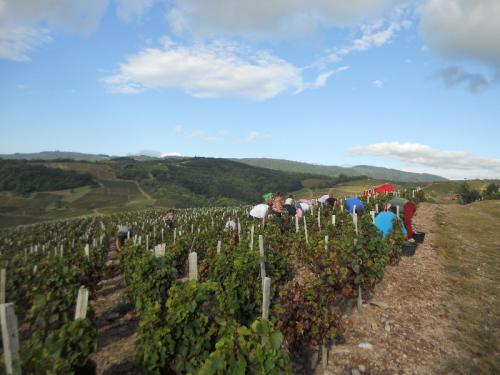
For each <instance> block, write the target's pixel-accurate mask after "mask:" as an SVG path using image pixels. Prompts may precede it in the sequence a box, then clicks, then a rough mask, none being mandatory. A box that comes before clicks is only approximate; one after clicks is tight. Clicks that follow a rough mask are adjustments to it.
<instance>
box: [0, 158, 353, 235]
mask: <svg viewBox="0 0 500 375" xmlns="http://www.w3.org/2000/svg"><path fill="white" fill-rule="evenodd" d="M1 163H5V165H14V166H15V167H16V168H14V169H13V170H12V171H11V172H12V173H10V172H9V173H8V174H7V173H2V175H3V176H5V177H6V180H8V181H10V180H13V181H17V183H16V184H15V186H14V187H11V186H10V185H4V188H3V189H1V188H0V190H3V191H0V227H2V226H9V225H13V224H14V223H15V224H23V223H30V222H37V221H40V220H47V219H55V218H63V217H74V216H79V215H87V214H101V213H114V212H121V211H123V210H136V209H141V208H146V207H178V208H182V207H204V206H205V207H206V206H232V205H240V204H253V203H257V202H260V201H262V194H263V193H267V192H277V191H283V192H284V193H287V192H295V191H298V190H301V189H328V188H330V187H332V186H335V185H337V184H338V183H341V182H348V181H354V180H356V181H357V180H358V179H359V178H362V177H345V176H344V177H342V178H338V177H330V176H321V175H317V174H311V173H308V174H304V173H297V172H293V173H290V172H283V171H274V170H271V169H267V168H259V167H253V166H250V165H247V164H244V163H240V162H235V161H231V160H227V159H214V158H166V159H150V160H147V161H138V160H136V159H134V158H130V157H126V158H111V159H110V160H106V161H97V162H87V161H75V160H64V159H59V158H58V159H57V160H47V161H41V160H24V161H15V160H3V161H0V164H1ZM44 176H51V177H50V178H49V179H48V180H47V179H46V178H45V177H44ZM81 176H86V178H87V179H86V180H77V184H70V182H71V183H72V182H74V180H71V179H70V178H77V177H81ZM46 182H50V183H52V185H50V184H49V185H46V184H45V183H46ZM59 182H64V183H65V184H63V185H61V184H59ZM24 184H26V187H29V189H28V190H22V189H23V186H24ZM78 186H79V187H78ZM19 189H21V190H19ZM15 192H18V193H22V194H16V193H15ZM27 193H30V194H27Z"/></svg>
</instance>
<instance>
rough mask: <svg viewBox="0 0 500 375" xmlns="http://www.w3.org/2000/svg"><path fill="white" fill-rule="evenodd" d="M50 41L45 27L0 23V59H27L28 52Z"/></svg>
mask: <svg viewBox="0 0 500 375" xmlns="http://www.w3.org/2000/svg"><path fill="white" fill-rule="evenodd" d="M50 41H51V38H50V36H49V33H48V31H47V30H46V29H42V28H34V27H27V26H5V25H2V24H0V59H9V60H15V61H26V60H29V57H28V53H29V52H31V51H33V50H34V49H36V47H38V46H39V45H40V44H43V43H48V42H50Z"/></svg>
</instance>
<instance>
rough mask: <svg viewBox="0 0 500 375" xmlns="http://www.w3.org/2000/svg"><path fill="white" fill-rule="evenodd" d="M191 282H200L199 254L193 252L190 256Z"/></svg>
mask: <svg viewBox="0 0 500 375" xmlns="http://www.w3.org/2000/svg"><path fill="white" fill-rule="evenodd" d="M188 261H189V280H190V281H198V254H196V253H195V252H192V253H190V254H189V258H188Z"/></svg>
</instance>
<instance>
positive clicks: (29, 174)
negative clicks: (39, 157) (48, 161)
mask: <svg viewBox="0 0 500 375" xmlns="http://www.w3.org/2000/svg"><path fill="white" fill-rule="evenodd" d="M87 185H88V186H93V185H96V182H95V180H94V178H93V177H92V176H91V175H90V174H88V173H79V172H75V171H71V170H70V171H68V170H61V169H58V168H49V167H46V166H44V165H39V164H29V163H27V162H25V161H14V160H0V191H12V192H16V193H20V194H27V193H32V192H40V191H50V190H64V189H72V188H76V187H80V186H87Z"/></svg>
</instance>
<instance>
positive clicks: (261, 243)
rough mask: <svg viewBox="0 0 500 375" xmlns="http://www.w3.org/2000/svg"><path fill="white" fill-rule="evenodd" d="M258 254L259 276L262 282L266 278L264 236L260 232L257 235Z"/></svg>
mask: <svg viewBox="0 0 500 375" xmlns="http://www.w3.org/2000/svg"><path fill="white" fill-rule="evenodd" d="M259 255H260V278H261V280H262V283H264V280H265V278H266V265H265V263H264V259H263V258H264V256H265V253H264V236H263V235H262V234H260V235H259ZM262 285H264V284H262Z"/></svg>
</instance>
